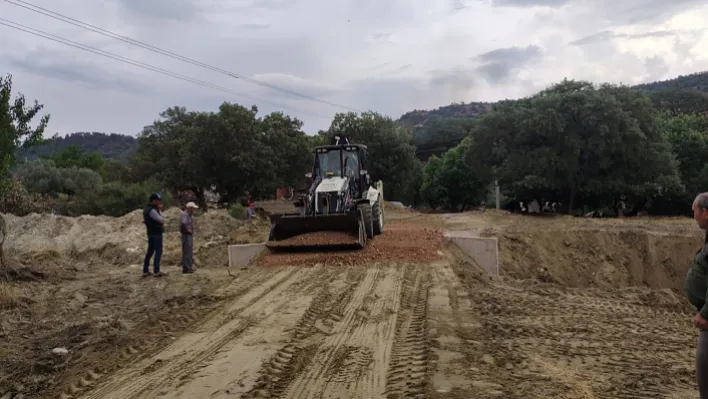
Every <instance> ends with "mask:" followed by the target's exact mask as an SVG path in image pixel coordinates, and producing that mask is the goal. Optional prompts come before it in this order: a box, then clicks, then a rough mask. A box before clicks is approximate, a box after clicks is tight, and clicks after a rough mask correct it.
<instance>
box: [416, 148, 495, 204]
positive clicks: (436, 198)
mask: <svg viewBox="0 0 708 399" xmlns="http://www.w3.org/2000/svg"><path fill="white" fill-rule="evenodd" d="M472 151H473V141H472V138H471V137H467V138H465V139H464V140H463V141H462V142H461V143H460V144H459V145H458V146H457V147H455V148H453V149H451V150H450V151H448V152H446V153H445V155H444V156H443V157H442V158H438V157H437V156H433V157H431V158H430V160H429V161H428V164H427V165H426V167H425V171H424V174H423V185H422V187H421V197H422V198H423V200H424V201H426V202H427V203H428V204H429V205H430V206H431V207H432V208H438V207H440V206H442V207H444V208H445V209H447V210H451V211H464V210H466V209H468V208H469V207H470V206H475V205H479V204H480V203H482V202H483V201H484V200H485V198H486V196H487V191H488V187H489V182H488V181H486V180H485V176H486V175H485V174H480V173H479V168H480V167H482V166H481V165H479V164H478V163H476V162H474V158H473V157H472V156H471V155H470V153H471V152H472Z"/></svg>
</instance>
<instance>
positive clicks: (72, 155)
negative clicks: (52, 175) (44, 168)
mask: <svg viewBox="0 0 708 399" xmlns="http://www.w3.org/2000/svg"><path fill="white" fill-rule="evenodd" d="M40 158H44V159H50V160H52V161H54V164H55V165H56V167H57V168H84V169H91V170H93V171H95V172H98V173H102V172H103V168H104V165H105V161H104V159H103V156H101V154H100V153H98V152H86V151H85V150H84V149H82V148H81V147H79V146H78V145H71V146H68V147H66V148H64V149H62V150H60V151H58V152H56V153H54V154H51V155H43V156H40Z"/></svg>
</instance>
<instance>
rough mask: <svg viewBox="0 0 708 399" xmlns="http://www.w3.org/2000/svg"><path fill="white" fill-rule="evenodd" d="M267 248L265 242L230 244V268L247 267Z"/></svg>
mask: <svg viewBox="0 0 708 399" xmlns="http://www.w3.org/2000/svg"><path fill="white" fill-rule="evenodd" d="M265 250H266V246H265V243H260V244H238V245H229V268H235V267H236V268H242V267H247V266H248V265H249V264H250V263H251V262H253V260H255V259H256V258H257V257H258V256H259V255H260V254H262V253H263V251H265Z"/></svg>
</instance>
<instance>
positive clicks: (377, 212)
mask: <svg viewBox="0 0 708 399" xmlns="http://www.w3.org/2000/svg"><path fill="white" fill-rule="evenodd" d="M371 217H372V219H373V223H372V224H373V228H374V234H376V235H379V234H381V233H382V232H383V226H384V212H383V207H381V199H378V200H376V202H374V206H373V207H372V208H371Z"/></svg>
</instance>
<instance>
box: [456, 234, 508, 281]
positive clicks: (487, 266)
mask: <svg viewBox="0 0 708 399" xmlns="http://www.w3.org/2000/svg"><path fill="white" fill-rule="evenodd" d="M445 239H447V240H448V241H450V242H452V243H453V244H455V245H457V246H458V247H459V248H460V249H461V250H462V251H463V252H464V253H465V254H467V255H468V256H469V257H471V258H472V259H474V261H475V262H477V264H478V265H479V266H480V267H481V268H482V269H484V270H486V271H487V272H488V273H490V274H492V275H495V276H498V275H499V244H498V242H497V238H496V237H480V236H479V233H478V232H477V231H475V230H467V231H448V232H446V233H445Z"/></svg>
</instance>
